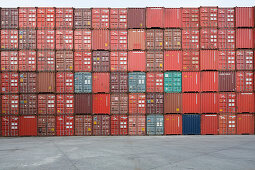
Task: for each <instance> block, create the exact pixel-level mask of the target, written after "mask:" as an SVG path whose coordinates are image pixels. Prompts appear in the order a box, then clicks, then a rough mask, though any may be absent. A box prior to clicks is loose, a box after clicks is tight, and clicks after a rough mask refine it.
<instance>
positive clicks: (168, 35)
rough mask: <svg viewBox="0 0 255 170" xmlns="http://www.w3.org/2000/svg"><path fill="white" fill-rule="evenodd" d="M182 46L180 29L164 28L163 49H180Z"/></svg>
mask: <svg viewBox="0 0 255 170" xmlns="http://www.w3.org/2000/svg"><path fill="white" fill-rule="evenodd" d="M181 48H182V31H181V29H165V30H164V49H166V50H180V49H181Z"/></svg>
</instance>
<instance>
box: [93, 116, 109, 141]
mask: <svg viewBox="0 0 255 170" xmlns="http://www.w3.org/2000/svg"><path fill="white" fill-rule="evenodd" d="M92 121H93V123H92V124H93V135H94V136H108V135H110V131H111V128H110V126H111V120H110V116H109V115H94V116H93V120H92Z"/></svg>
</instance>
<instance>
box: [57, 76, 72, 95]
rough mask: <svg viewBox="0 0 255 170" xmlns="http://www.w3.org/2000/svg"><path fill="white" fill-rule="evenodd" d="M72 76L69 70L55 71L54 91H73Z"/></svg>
mask: <svg viewBox="0 0 255 170" xmlns="http://www.w3.org/2000/svg"><path fill="white" fill-rule="evenodd" d="M73 77H74V76H73V73H71V72H62V73H61V72H58V73H56V93H73V89H74V81H73Z"/></svg>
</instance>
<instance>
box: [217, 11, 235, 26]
mask: <svg viewBox="0 0 255 170" xmlns="http://www.w3.org/2000/svg"><path fill="white" fill-rule="evenodd" d="M218 27H220V28H226V27H235V9H234V8H218Z"/></svg>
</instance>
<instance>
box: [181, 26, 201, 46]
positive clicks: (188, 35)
mask: <svg viewBox="0 0 255 170" xmlns="http://www.w3.org/2000/svg"><path fill="white" fill-rule="evenodd" d="M199 40H200V36H199V29H194V28H184V29H183V30H182V48H183V49H199V43H200V42H199Z"/></svg>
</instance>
